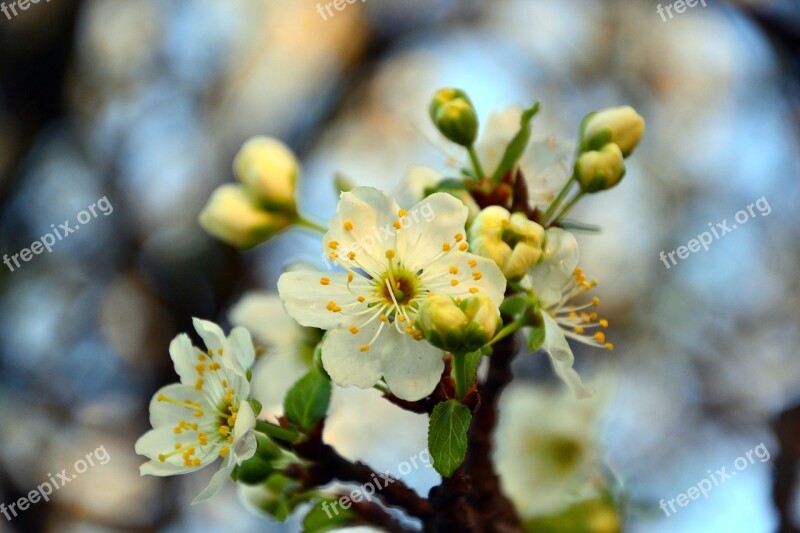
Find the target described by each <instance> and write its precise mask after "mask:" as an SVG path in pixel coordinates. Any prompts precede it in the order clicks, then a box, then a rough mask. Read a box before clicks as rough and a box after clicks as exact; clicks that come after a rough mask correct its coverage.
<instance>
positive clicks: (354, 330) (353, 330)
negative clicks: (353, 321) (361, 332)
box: [350, 326, 358, 335]
mask: <svg viewBox="0 0 800 533" xmlns="http://www.w3.org/2000/svg"><path fill="white" fill-rule="evenodd" d="M350 333H352V334H353V335H355V334H356V333H358V326H350Z"/></svg>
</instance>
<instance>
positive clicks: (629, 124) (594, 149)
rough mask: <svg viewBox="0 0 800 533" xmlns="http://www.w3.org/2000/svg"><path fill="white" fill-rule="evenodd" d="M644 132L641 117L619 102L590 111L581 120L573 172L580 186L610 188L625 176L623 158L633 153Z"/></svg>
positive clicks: (596, 189) (591, 190)
mask: <svg viewBox="0 0 800 533" xmlns="http://www.w3.org/2000/svg"><path fill="white" fill-rule="evenodd" d="M643 133H644V119H643V118H642V117H641V115H639V114H638V113H637V112H636V111H635V110H634V109H633V108H632V107H630V106H623V107H615V108H611V109H605V110H603V111H598V112H596V113H590V114H589V115H587V116H586V118H585V119H584V120H583V123H582V124H581V130H580V153H579V155H578V159H577V161H576V162H575V175H576V177H577V178H578V183H580V186H581V190H582V191H583V192H587V193H595V192H599V191H604V190H606V189H610V188H611V187H613V186H615V185H616V184H617V183H619V182H620V181H621V180H622V178H623V177H624V176H625V161H624V159H625V158H626V157H628V156H629V155H630V154H631V153H633V149H634V148H636V145H637V144H639V141H640V140H641V138H642V134H643Z"/></svg>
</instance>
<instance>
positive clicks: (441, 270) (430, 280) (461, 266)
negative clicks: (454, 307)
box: [422, 252, 506, 307]
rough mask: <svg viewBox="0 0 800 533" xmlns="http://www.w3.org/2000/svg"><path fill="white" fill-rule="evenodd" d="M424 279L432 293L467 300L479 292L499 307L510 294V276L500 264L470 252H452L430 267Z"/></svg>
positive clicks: (425, 271)
mask: <svg viewBox="0 0 800 533" xmlns="http://www.w3.org/2000/svg"><path fill="white" fill-rule="evenodd" d="M473 265H474V266H473ZM451 269H452V270H451ZM452 272H455V274H453V273H452ZM422 278H423V283H424V285H425V288H426V289H428V290H430V291H431V292H434V293H437V294H444V295H446V296H450V297H452V298H462V299H466V298H468V297H470V296H472V294H473V293H474V292H475V291H476V290H477V291H478V292H482V293H484V294H485V295H487V296H488V297H489V298H491V299H492V302H494V304H495V305H496V306H498V307H500V304H501V303H503V297H504V295H505V292H506V277H505V276H504V275H503V272H502V271H501V270H500V267H498V266H497V263H495V262H494V261H492V260H491V259H488V258H486V257H481V256H479V255H475V254H471V253H469V252H452V253H450V254H448V255H446V256H444V257H443V258H441V259H439V260H438V261H436V262H435V263H433V264H432V265H429V266H428V268H427V269H425V270H424V272H423V275H422ZM476 278H477V279H476ZM455 282H457V283H455Z"/></svg>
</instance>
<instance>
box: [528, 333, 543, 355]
mask: <svg viewBox="0 0 800 533" xmlns="http://www.w3.org/2000/svg"><path fill="white" fill-rule="evenodd" d="M542 344H544V327H538V328H531V336H530V337H528V349H529V350H530V351H531V352H535V351H536V350H538V349H539V348H541V347H542Z"/></svg>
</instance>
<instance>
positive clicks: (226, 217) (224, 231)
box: [199, 184, 291, 248]
mask: <svg viewBox="0 0 800 533" xmlns="http://www.w3.org/2000/svg"><path fill="white" fill-rule="evenodd" d="M199 222H200V225H201V226H202V227H203V229H205V230H206V231H207V232H208V233H210V234H211V235H213V236H215V237H217V238H218V239H220V240H221V241H224V242H226V243H228V244H232V245H234V246H238V247H239V248H252V247H253V246H255V245H257V244H259V243H261V242H263V241H265V240H267V239H268V238H269V237H271V236H272V235H274V234H275V233H277V232H279V231H281V230H283V229H285V228H286V227H287V226H288V225H289V223H290V222H291V219H290V217H289V216H287V215H283V214H276V213H269V212H267V211H264V210H262V209H261V208H260V207H258V206H257V205H255V204H254V203H253V200H252V199H251V198H250V197H249V196H248V195H247V194H246V193H245V191H244V189H243V188H242V187H241V186H239V185H234V184H227V185H223V186H221V187H219V188H217V190H215V191H214V192H213V193H212V194H211V198H209V200H208V203H207V204H206V206H205V207H204V208H203V211H202V212H201V213H200V217H199Z"/></svg>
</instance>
